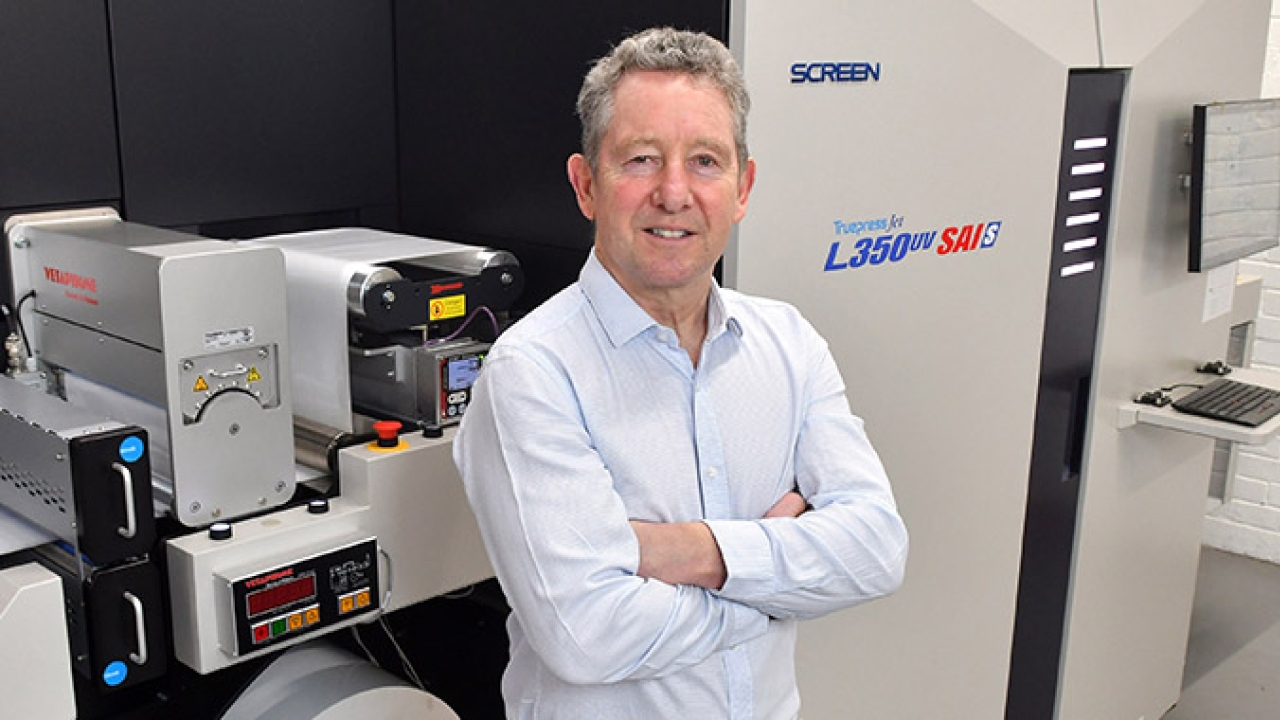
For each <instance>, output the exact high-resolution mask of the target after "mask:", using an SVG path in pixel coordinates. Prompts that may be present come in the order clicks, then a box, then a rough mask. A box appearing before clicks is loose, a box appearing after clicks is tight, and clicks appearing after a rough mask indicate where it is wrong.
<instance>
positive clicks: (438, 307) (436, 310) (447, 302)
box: [431, 295, 467, 320]
mask: <svg viewBox="0 0 1280 720" xmlns="http://www.w3.org/2000/svg"><path fill="white" fill-rule="evenodd" d="M466 314H467V296H466V295H451V296H449V297H442V298H436V299H435V300H432V301H431V319H432V320H448V319H450V318H456V317H462V316H463V315H466Z"/></svg>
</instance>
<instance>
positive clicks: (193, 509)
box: [189, 500, 202, 515]
mask: <svg viewBox="0 0 1280 720" xmlns="http://www.w3.org/2000/svg"><path fill="white" fill-rule="evenodd" d="M201 507H202V505H200V501H199V500H197V501H195V502H193V503H191V506H190V508H189V509H190V510H191V514H192V515H195V514H196V513H198V512H200V508H201Z"/></svg>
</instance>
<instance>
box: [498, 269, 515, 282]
mask: <svg viewBox="0 0 1280 720" xmlns="http://www.w3.org/2000/svg"><path fill="white" fill-rule="evenodd" d="M515 281H516V276H515V275H512V274H511V273H509V272H504V273H502V274H501V275H499V276H498V282H500V283H502V284H503V285H510V284H511V283H513V282H515Z"/></svg>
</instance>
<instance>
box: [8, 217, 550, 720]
mask: <svg viewBox="0 0 1280 720" xmlns="http://www.w3.org/2000/svg"><path fill="white" fill-rule="evenodd" d="M5 230H6V236H7V237H6V239H7V241H8V242H9V244H10V247H11V248H12V253H13V258H12V263H11V265H12V268H13V283H14V289H15V297H20V298H22V300H21V301H20V302H18V303H17V304H16V305H17V306H16V307H15V308H14V310H13V312H12V313H11V314H10V317H11V323H12V325H13V326H14V327H15V330H16V332H15V336H14V337H11V339H10V342H9V343H8V344H7V345H6V349H7V351H8V353H9V371H8V372H7V374H6V376H5V377H2V378H0V462H2V463H3V465H2V466H3V469H4V473H3V481H0V501H2V502H3V506H4V508H3V509H4V510H6V511H7V513H6V515H7V517H6V518H5V520H6V521H7V523H8V527H11V528H13V530H12V531H11V532H12V533H14V534H15V535H16V536H20V537H24V538H30V537H34V538H35V539H36V540H35V541H34V542H32V541H30V540H28V542H27V543H26V544H28V545H34V547H32V548H30V549H25V550H21V551H17V552H12V553H9V555H8V556H7V557H6V559H7V566H6V567H5V568H4V569H3V570H0V600H7V602H0V641H3V642H5V643H6V644H7V645H9V646H14V645H11V643H25V644H29V645H30V646H31V647H33V648H34V650H33V652H32V657H31V662H30V663H29V664H28V666H27V668H26V671H25V672H24V673H21V674H19V675H18V676H16V677H11V678H9V679H7V680H4V681H0V686H9V685H11V687H7V688H4V689H11V690H13V692H10V693H6V694H7V695H8V696H10V697H17V698H18V703H19V704H18V706H16V710H15V712H17V716H21V717H74V716H79V717H90V716H94V715H96V714H107V713H109V709H110V708H112V707H113V705H112V702H111V698H112V696H113V695H114V694H123V693H125V692H127V691H129V689H130V688H136V687H140V686H146V685H147V684H148V683H152V682H154V681H156V680H157V679H158V678H162V677H164V676H165V675H166V673H169V672H170V671H171V670H174V669H181V670H182V672H187V671H194V673H195V674H198V675H201V676H207V675H211V674H214V673H217V672H218V671H220V670H223V669H225V668H229V667H233V666H235V665H237V664H240V663H243V662H246V661H250V660H256V659H261V658H264V657H266V656H268V655H272V654H273V653H275V652H276V651H278V650H281V649H284V648H290V647H291V646H296V645H301V646H302V647H299V648H296V649H295V650H291V651H289V652H286V653H284V654H281V655H280V656H279V659H278V660H275V661H274V662H273V663H272V664H271V665H269V666H267V667H266V669H265V670H262V671H261V672H260V673H259V674H257V676H256V677H255V678H254V679H253V684H252V687H251V688H250V690H249V691H248V692H246V693H245V695H244V696H243V697H242V698H240V699H239V700H237V701H236V703H235V704H233V705H232V706H231V707H230V708H229V709H228V710H227V712H226V714H225V717H228V718H232V717H258V716H259V715H260V714H261V713H262V712H263V711H264V709H265V708H276V710H275V711H276V712H282V710H280V708H284V707H288V708H290V710H289V712H290V713H301V714H300V715H297V716H299V717H301V716H306V717H312V716H315V717H325V716H328V715H325V714H324V713H327V712H333V713H335V714H334V715H333V716H335V717H336V716H339V715H346V714H347V713H351V712H358V713H360V714H362V715H363V714H367V715H368V716H383V715H384V714H386V713H391V712H412V713H416V714H415V715H414V716H421V717H430V718H437V717H438V718H449V717H456V716H455V715H453V713H452V712H451V711H450V710H449V709H448V707H447V706H445V705H444V703H442V702H440V701H439V700H437V699H436V698H434V697H432V696H431V695H430V694H428V693H426V692H424V691H422V690H420V689H418V688H415V687H411V686H409V685H408V684H406V683H405V682H404V681H403V680H402V679H400V678H397V677H394V676H392V675H391V674H389V673H386V672H384V671H381V670H378V669H376V668H374V667H373V666H371V665H369V664H368V663H367V661H365V660H364V659H363V658H360V657H356V656H353V655H350V654H345V653H343V651H341V650H339V649H335V648H332V647H327V646H323V645H316V644H315V643H311V642H309V641H313V640H315V639H316V638H319V637H321V636H323V635H326V634H329V633H332V632H333V631H335V630H339V629H343V628H348V627H351V626H353V625H356V624H361V623H372V622H374V621H375V620H377V619H378V618H379V617H380V616H381V615H383V614H384V613H388V612H391V611H393V610H396V609H399V608H405V607H408V606H411V605H414V604H415V603H420V602H422V601H425V600H427V599H429V598H432V597H435V596H438V595H441V594H442V593H447V592H450V591H455V590H458V589H459V588H464V587H467V586H470V585H473V584H474V583H477V582H479V581H481V580H484V579H485V578H488V577H491V576H492V571H491V570H490V568H489V565H488V560H487V558H486V556H485V552H484V548H483V545H482V543H481V540H480V537H479V533H478V530H477V528H476V527H475V523H474V520H473V519H472V517H471V515H470V512H469V511H468V508H467V501H466V497H465V494H464V492H463V489H462V485H461V482H460V480H459V479H458V477H457V475H456V470H455V468H454V465H453V462H452V458H451V443H452V434H453V432H454V429H453V428H452V427H451V425H453V424H456V422H457V421H458V420H459V419H460V417H461V415H462V413H463V412H465V407H466V402H467V400H468V399H469V391H470V385H471V382H472V381H473V380H474V378H475V376H476V373H477V372H478V371H479V368H480V365H481V363H482V362H483V358H484V353H485V350H486V349H487V348H488V344H489V342H491V341H492V340H493V339H494V337H495V336H496V335H497V334H498V332H499V331H500V329H501V327H502V325H503V324H504V323H505V322H506V311H507V310H508V309H509V308H510V306H511V303H512V302H513V301H514V300H515V298H516V297H518V295H519V293H520V291H521V289H522V287H523V282H524V281H523V275H522V272H521V269H520V267H519V265H518V263H517V262H516V260H515V259H514V257H512V256H511V255H510V254H508V253H505V252H497V251H492V250H487V249H484V248H478V247H471V246H466V245H460V244H456V243H450V242H444V241H437V240H427V239H423V238H417V237H410V236H405V235H394V234H391V233H383V232H379V231H374V230H364V229H341V230H328V231H323V232H317V233H298V234H295V235H278V236H272V237H268V238H261V239H256V240H245V241H231V242H228V241H219V240H211V239H206V238H202V237H198V236H195V235H188V234H184V233H178V232H174V231H169V230H163V229H159V228H155V227H150V226H147V225H142V224H137V223H132V222H126V221H122V220H121V219H120V218H119V217H118V216H117V215H116V213H115V212H114V211H112V210H109V209H107V210H100V209H92V210H73V211H62V212H57V213H49V214H41V215H23V216H15V217H13V218H11V219H10V220H9V222H8V223H7V225H6V228H5ZM377 421H381V422H377ZM370 430H373V432H370ZM295 443H296V447H295ZM295 458H296V461H297V464H295ZM424 548H431V549H436V550H440V552H431V553H423V552H422V551H423V549H424ZM64 607H65V612H64ZM50 633H53V634H54V637H66V638H67V642H66V643H59V642H53V643H51V642H49V641H48V638H49V635H50ZM304 644H305V645H304ZM170 649H171V651H172V656H170ZM72 668H73V669H74V670H73V671H72V670H71V669H72ZM335 668H340V669H342V673H343V675H344V677H348V678H351V677H358V678H362V679H360V680H358V681H352V682H351V683H348V685H347V686H343V687H338V688H335V687H334V686H333V685H332V684H331V683H330V682H328V681H326V680H324V678H325V677H327V676H328V675H329V674H330V673H331V672H333V671H334V669H335ZM352 668H357V669H355V670H353V669H352ZM353 673H354V674H353ZM299 683H301V685H299ZM307 683H313V684H314V686H315V687H316V688H317V692H298V690H299V689H300V688H305V687H308V685H307ZM32 688H38V689H39V691H38V692H32ZM344 688H345V689H344ZM282 703H283V704H282ZM103 708H107V709H108V710H103Z"/></svg>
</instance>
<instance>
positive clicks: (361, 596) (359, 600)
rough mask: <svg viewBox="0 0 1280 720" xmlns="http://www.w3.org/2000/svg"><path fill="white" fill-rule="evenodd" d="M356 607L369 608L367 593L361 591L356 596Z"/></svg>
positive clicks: (366, 591)
mask: <svg viewBox="0 0 1280 720" xmlns="http://www.w3.org/2000/svg"><path fill="white" fill-rule="evenodd" d="M356 607H360V608H364V607H369V591H368V590H361V591H360V592H359V593H357V594H356Z"/></svg>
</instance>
